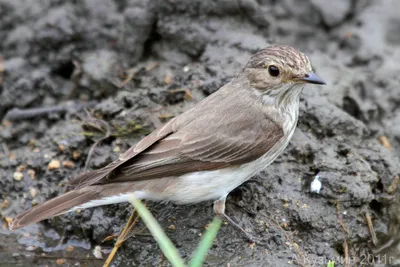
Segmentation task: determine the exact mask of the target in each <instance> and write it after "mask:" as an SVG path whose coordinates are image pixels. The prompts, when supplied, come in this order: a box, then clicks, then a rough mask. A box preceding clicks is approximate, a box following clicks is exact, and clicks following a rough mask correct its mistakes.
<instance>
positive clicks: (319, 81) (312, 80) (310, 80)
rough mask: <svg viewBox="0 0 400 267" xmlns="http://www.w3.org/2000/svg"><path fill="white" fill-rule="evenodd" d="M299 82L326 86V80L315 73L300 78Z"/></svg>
mask: <svg viewBox="0 0 400 267" xmlns="http://www.w3.org/2000/svg"><path fill="white" fill-rule="evenodd" d="M298 80H300V81H303V82H306V83H313V84H326V82H325V81H324V80H322V79H321V78H320V77H318V76H317V74H315V73H314V72H310V73H308V74H306V75H304V77H301V78H298Z"/></svg>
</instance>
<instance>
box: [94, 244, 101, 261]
mask: <svg viewBox="0 0 400 267" xmlns="http://www.w3.org/2000/svg"><path fill="white" fill-rule="evenodd" d="M93 255H94V257H95V258H96V259H102V258H103V255H102V254H101V246H95V247H94V249H93Z"/></svg>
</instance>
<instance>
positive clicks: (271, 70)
mask: <svg viewBox="0 0 400 267" xmlns="http://www.w3.org/2000/svg"><path fill="white" fill-rule="evenodd" d="M268 73H269V75H271V76H273V77H277V76H279V69H278V68H277V67H276V66H274V65H269V66H268Z"/></svg>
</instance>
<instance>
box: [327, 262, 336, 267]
mask: <svg viewBox="0 0 400 267" xmlns="http://www.w3.org/2000/svg"><path fill="white" fill-rule="evenodd" d="M327 267H335V262H334V261H329V262H328V266H327Z"/></svg>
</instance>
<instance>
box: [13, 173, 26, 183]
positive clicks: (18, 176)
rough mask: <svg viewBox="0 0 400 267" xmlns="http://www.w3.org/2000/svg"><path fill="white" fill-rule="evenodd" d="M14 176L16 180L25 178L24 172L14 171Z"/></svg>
mask: <svg viewBox="0 0 400 267" xmlns="http://www.w3.org/2000/svg"><path fill="white" fill-rule="evenodd" d="M13 177H14V180H16V181H21V180H22V178H24V174H23V173H22V172H14V174H13Z"/></svg>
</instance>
